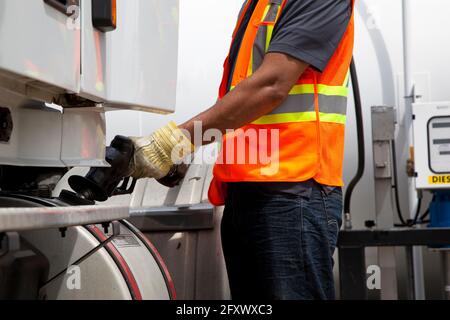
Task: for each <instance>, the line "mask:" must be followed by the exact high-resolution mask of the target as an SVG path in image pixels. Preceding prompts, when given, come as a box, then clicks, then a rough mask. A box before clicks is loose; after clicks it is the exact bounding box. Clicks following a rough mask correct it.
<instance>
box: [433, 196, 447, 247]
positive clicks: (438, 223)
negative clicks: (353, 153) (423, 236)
mask: <svg viewBox="0 0 450 320" xmlns="http://www.w3.org/2000/svg"><path fill="white" fill-rule="evenodd" d="M428 227H429V228H450V191H435V192H434V197H433V201H432V202H431V205H430V224H429V225H428ZM438 248H450V246H438Z"/></svg>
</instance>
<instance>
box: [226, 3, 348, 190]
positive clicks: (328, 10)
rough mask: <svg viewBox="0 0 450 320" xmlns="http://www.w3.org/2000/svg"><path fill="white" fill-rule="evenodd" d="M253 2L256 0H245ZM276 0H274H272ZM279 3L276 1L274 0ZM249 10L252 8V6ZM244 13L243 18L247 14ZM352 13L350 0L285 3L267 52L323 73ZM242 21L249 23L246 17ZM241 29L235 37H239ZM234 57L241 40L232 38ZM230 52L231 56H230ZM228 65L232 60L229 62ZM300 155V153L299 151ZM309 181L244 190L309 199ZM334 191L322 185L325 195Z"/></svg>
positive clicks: (311, 182)
mask: <svg viewBox="0 0 450 320" xmlns="http://www.w3.org/2000/svg"><path fill="white" fill-rule="evenodd" d="M249 1H254V2H256V1H257V0H249ZM272 1H277V0H272ZM278 1H279V0H278ZM252 5H253V8H254V4H252ZM250 14H251V12H248V13H247V15H250ZM351 14H352V6H351V0H287V3H286V6H285V8H284V10H283V12H282V14H281V16H280V18H279V19H278V22H277V24H276V25H275V28H274V32H273V36H272V41H271V43H270V46H269V49H268V52H279V53H285V54H288V55H290V56H292V57H294V58H296V59H299V60H301V61H303V62H305V63H308V64H309V65H310V66H311V67H313V68H314V69H316V70H318V71H323V70H324V69H325V68H326V66H327V64H328V62H329V60H330V59H331V57H332V56H333V54H334V52H335V50H336V48H337V47H338V45H339V43H340V41H341V39H342V36H343V35H344V33H345V31H346V29H347V26H348V23H349V21H350V17H351ZM244 20H247V21H248V20H249V17H247V19H244ZM244 28H245V26H242V27H241V29H242V30H240V31H241V32H240V33H239V32H238V35H239V34H241V35H243V31H244V30H245V29H244ZM236 40H237V41H239V42H237V44H238V45H236V46H235V50H234V52H233V49H232V52H231V53H230V58H231V59H233V57H234V56H235V54H236V50H237V48H238V47H239V43H240V41H241V39H236ZM233 53H234V56H233ZM230 62H231V63H232V65H233V64H234V61H230ZM299 152H301V150H299ZM313 183H314V182H313V181H312V180H309V181H305V182H292V183H291V182H264V183H261V182H255V183H251V182H250V183H246V185H247V186H248V187H254V188H258V189H263V190H265V191H267V192H270V193H272V194H273V193H283V194H295V195H300V196H304V197H309V195H310V193H311V190H312V184H313ZM333 189H334V188H332V187H326V186H324V190H325V191H326V192H331V191H333Z"/></svg>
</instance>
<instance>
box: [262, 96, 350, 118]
mask: <svg viewBox="0 0 450 320" xmlns="http://www.w3.org/2000/svg"><path fill="white" fill-rule="evenodd" d="M315 110H316V108H315V105H314V95H313V94H298V95H290V96H288V98H287V99H286V100H285V101H284V102H283V104H282V105H281V106H279V107H278V108H276V109H275V110H274V111H272V112H271V113H270V114H282V113H295V112H314V111H315ZM319 112H321V113H334V114H341V115H346V114H347V98H346V97H342V96H325V95H321V94H319Z"/></svg>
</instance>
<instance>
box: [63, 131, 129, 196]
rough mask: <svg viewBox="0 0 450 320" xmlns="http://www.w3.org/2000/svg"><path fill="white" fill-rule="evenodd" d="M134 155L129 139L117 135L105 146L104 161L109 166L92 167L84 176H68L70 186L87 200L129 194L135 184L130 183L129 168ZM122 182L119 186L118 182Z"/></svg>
mask: <svg viewBox="0 0 450 320" xmlns="http://www.w3.org/2000/svg"><path fill="white" fill-rule="evenodd" d="M133 156H134V145H133V142H132V141H131V139H129V138H127V137H123V136H117V137H115V138H114V140H113V141H112V143H111V146H109V147H107V148H106V161H107V162H108V163H109V164H110V165H111V167H109V168H92V169H91V170H90V171H89V172H88V174H87V175H86V176H85V177H81V176H72V177H70V178H69V185H70V187H71V188H72V189H73V190H74V191H75V192H76V193H78V194H79V195H81V196H83V197H84V198H85V199H87V200H95V201H100V202H103V201H106V200H108V198H109V197H111V196H114V195H120V194H130V193H132V192H133V190H134V187H135V185H136V180H135V179H133V180H132V182H131V185H130V186H128V185H129V183H130V177H129V168H130V162H131V160H132V159H133ZM121 182H122V184H121V186H119V184H120V183H121Z"/></svg>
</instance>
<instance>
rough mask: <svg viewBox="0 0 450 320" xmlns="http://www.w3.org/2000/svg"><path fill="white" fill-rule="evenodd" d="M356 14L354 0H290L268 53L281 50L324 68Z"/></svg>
mask: <svg viewBox="0 0 450 320" xmlns="http://www.w3.org/2000/svg"><path fill="white" fill-rule="evenodd" d="M351 14H352V6H351V0H288V1H287V3H286V6H285V8H284V10H283V12H282V14H281V16H280V18H279V20H278V22H277V24H276V25H275V29H274V32H273V37H272V41H271V43H270V46H269V50H268V52H281V53H285V54H288V55H290V56H292V57H294V58H297V59H299V60H302V61H303V62H306V63H308V64H309V65H311V66H312V67H313V68H315V69H317V70H319V71H323V70H324V69H325V68H326V66H327V64H328V62H329V60H330V58H331V57H332V56H333V54H334V52H335V50H336V48H337V47H338V45H339V43H340V42H341V39H342V36H343V35H344V33H345V31H346V30H347V26H348V23H349V21H350V17H351Z"/></svg>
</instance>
